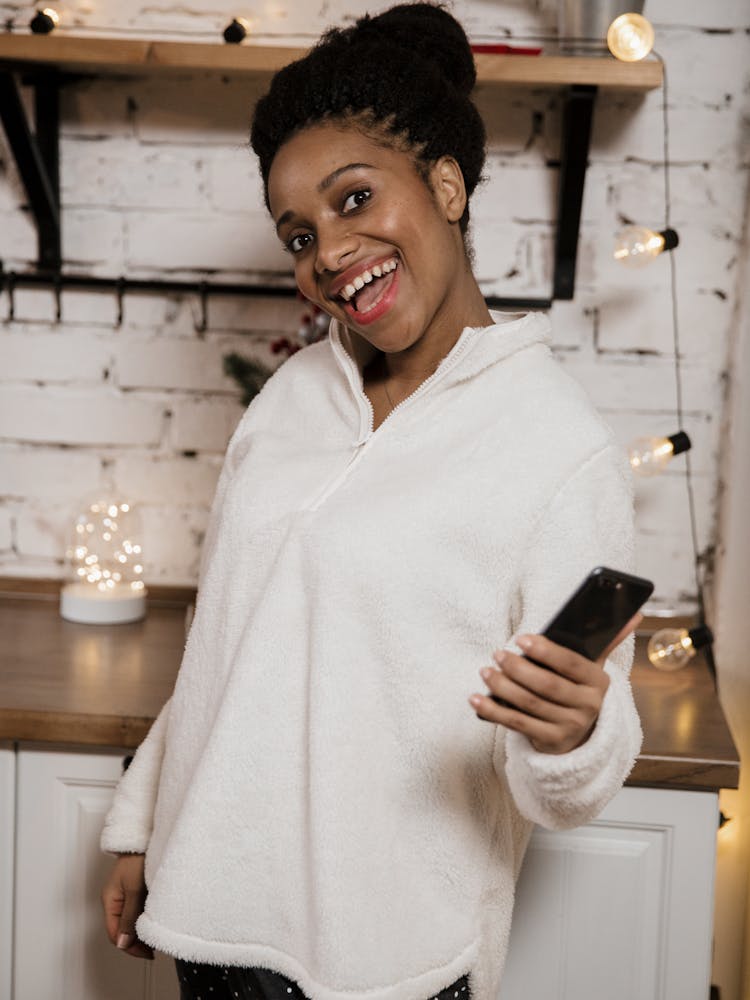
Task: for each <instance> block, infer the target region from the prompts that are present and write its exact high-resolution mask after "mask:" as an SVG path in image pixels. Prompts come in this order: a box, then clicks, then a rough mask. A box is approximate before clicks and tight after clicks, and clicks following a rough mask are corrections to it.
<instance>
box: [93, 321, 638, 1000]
mask: <svg viewBox="0 0 750 1000" xmlns="http://www.w3.org/2000/svg"><path fill="white" fill-rule="evenodd" d="M494 318H495V320H496V325H495V326H491V327H486V328H477V329H474V328H467V329H465V330H464V331H463V333H462V334H461V336H460V338H459V340H458V341H457V343H456V344H455V346H454V347H453V349H452V350H451V352H450V353H449V355H448V356H447V357H446V358H445V359H444V360H443V362H442V363H441V365H440V367H439V368H438V369H437V371H436V372H435V374H434V375H433V376H432V377H431V378H429V379H428V380H427V381H426V382H424V383H423V384H422V386H420V388H419V389H418V390H417V391H416V392H415V393H414V394H413V395H412V396H410V397H409V399H408V400H406V401H404V402H403V403H402V404H400V405H399V406H398V407H396V409H395V410H394V411H393V413H392V414H391V415H390V416H389V417H388V418H387V419H386V420H385V421H384V422H383V423H382V425H381V426H380V427H379V428H378V429H377V430H376V431H374V432H373V431H372V411H371V408H370V404H369V402H368V400H367V397H366V396H365V394H364V392H363V388H362V376H361V370H362V364H363V362H364V360H365V358H366V356H367V353H368V349H369V350H371V349H370V348H369V345H368V344H367V343H366V342H365V341H363V340H361V339H360V338H359V337H357V336H356V335H352V334H351V333H350V332H348V331H347V330H345V329H344V328H339V327H338V326H337V325H336V324H335V323H334V324H332V327H331V336H330V338H329V340H328V341H325V342H321V343H317V344H314V345H313V346H311V347H308V348H306V349H305V350H303V351H301V352H299V353H298V354H296V355H294V356H293V357H292V358H290V359H289V360H288V361H287V362H286V363H285V364H284V365H283V367H282V368H281V369H280V370H279V372H278V373H277V374H276V375H274V377H273V378H272V379H270V380H269V382H268V383H267V384H266V386H265V388H264V389H263V391H262V392H261V393H260V395H259V396H258V397H256V399H255V400H254V401H253V403H252V404H251V406H250V407H249V408H248V411H247V412H246V414H245V415H244V417H243V419H242V421H241V422H240V425H239V427H238V428H237V431H236V432H235V434H234V436H233V438H232V441H231V443H230V446H229V450H228V453H227V458H226V462H225V465H224V469H223V471H222V474H221V477H220V480H219V485H218V489H217V494H216V500H215V502H214V508H213V511H212V515H211V521H210V527H209V531H208V535H207V538H206V542H205V546H204V560H203V567H202V572H201V581H200V587H199V598H198V605H197V610H196V614H195V619H194V622H193V626H192V629H191V631H190V636H189V639H188V642H187V646H186V649H185V655H184V659H183V662H182V666H181V669H180V673H179V676H178V679H177V683H176V686H175V690H174V694H173V697H172V699H171V701H170V702H168V703H167V705H166V706H165V707H164V709H163V711H162V712H161V714H160V716H159V718H158V720H157V721H156V723H155V724H154V726H153V728H152V730H151V732H150V734H149V736H148V737H147V738H146V740H145V741H144V742H143V744H142V745H141V747H140V748H139V750H138V752H137V754H136V756H135V758H134V760H133V762H132V764H131V766H130V768H129V770H128V771H127V772H126V774H125V775H124V777H123V779H122V781H121V783H120V785H119V787H118V790H117V793H116V796H115V801H114V804H113V806H112V809H111V811H110V813H109V815H108V817H107V821H106V825H105V829H104V832H103V835H102V847H103V849H104V850H106V851H112V852H120V851H122V852H129V851H136V852H140V851H146V852H147V854H146V879H147V883H148V888H149V895H148V900H147V904H146V909H145V912H144V914H143V915H142V916H141V917H140V919H139V921H138V925H137V928H138V933H139V934H140V936H141V938H142V939H143V940H144V941H147V942H148V943H150V944H151V945H153V946H155V947H156V948H159V949H161V950H163V951H165V952H168V953H170V954H173V955H177V956H179V957H182V958H185V959H193V960H196V961H203V962H212V963H217V964H218V963H224V964H234V965H245V966H264V967H267V968H271V969H275V970H277V971H279V972H281V973H283V974H285V975H286V976H288V977H290V978H291V979H294V980H296V981H297V982H298V983H299V984H300V986H301V988H302V989H303V990H304V992H305V993H306V994H307V995H308V996H309V997H312V998H314V1000H350V998H352V1000H353V998H367V1000H426V998H429V997H432V996H434V995H435V993H437V992H438V991H439V990H440V989H441V988H443V987H445V986H447V985H448V984H450V983H451V982H452V981H454V980H455V979H457V978H458V977H459V976H461V975H462V974H464V973H467V972H468V973H469V974H470V979H471V990H472V996H473V998H474V1000H494V997H495V996H496V994H497V990H498V988H499V982H500V976H501V972H502V967H503V962H504V958H505V952H506V946H507V940H508V932H509V927H510V919H511V911H512V907H513V894H514V884H515V880H516V876H517V874H518V871H519V867H520V865H521V861H522V858H523V854H524V850H525V847H526V844H527V840H528V837H529V833H530V830H531V827H532V824H533V823H540V824H542V825H544V826H546V827H550V828H558V827H570V826H575V825H577V824H581V823H584V822H586V821H588V820H589V819H591V818H592V817H593V816H595V815H596V813H597V812H598V811H599V810H600V809H601V808H602V807H603V806H604V805H605V803H606V802H607V801H608V800H609V799H610V798H611V797H612V796H613V795H614V794H615V793H616V792H617V790H618V789H619V788H620V786H621V785H622V782H623V780H624V779H625V777H626V775H627V774H628V772H629V770H630V768H631V766H632V763H633V761H634V758H635V756H636V754H637V752H638V749H639V747H640V726H639V723H638V718H637V715H636V712H635V708H634V705H633V701H632V696H631V692H630V688H629V684H628V679H627V675H628V667H629V665H630V661H631V657H632V642H627V643H625V644H623V646H621V647H620V648H619V649H618V650H617V651H616V653H615V654H614V655H613V657H612V659H611V662H609V663H608V665H607V670H608V672H609V674H610V676H611V684H610V687H609V689H608V691H607V694H606V696H605V699H604V705H603V709H602V712H601V715H600V717H599V720H598V723H597V726H596V728H595V730H594V733H593V734H592V736H591V737H590V739H589V740H588V742H587V743H586V744H584V745H583V746H582V747H580V748H578V749H576V750H574V751H572V752H570V753H567V754H564V755H560V756H550V755H545V754H541V753H538V752H536V751H535V750H534V749H533V748H532V747H531V745H530V743H529V742H528V741H527V740H526V739H525V738H524V737H523V736H521V735H519V734H515V733H507V732H506V731H504V730H503V729H502V728H501V727H498V726H495V725H493V724H491V723H488V722H484V721H482V720H480V719H478V718H477V716H476V715H475V713H474V712H473V710H472V709H471V706H470V705H469V704H468V702H467V698H468V696H469V694H470V693H471V692H472V691H475V690H483V684H482V682H481V678H480V677H479V676H478V671H479V669H480V667H482V666H485V665H487V664H489V663H491V653H492V650H493V649H496V648H499V647H503V646H510V644H511V643H510V640H511V637H512V636H513V635H514V633H517V632H519V631H521V630H523V631H531V632H534V631H539V630H540V629H541V628H542V627H543V626H544V625H545V624H546V622H547V620H548V619H549V618H550V617H551V616H552V614H553V613H554V612H555V611H556V610H557V608H558V607H559V606H560V605H561V604H562V602H563V601H564V599H565V598H567V596H568V594H569V593H570V592H571V591H572V589H573V588H574V587H575V586H576V585H577V584H578V583H579V582H580V581H581V580H582V578H583V577H584V575H585V574H586V573H587V572H588V571H589V570H590V569H591V568H592V567H593V566H595V565H597V564H599V563H605V564H610V565H613V566H616V567H619V568H622V569H628V568H629V567H630V564H631V552H632V498H631V487H630V478H629V470H628V467H627V462H626V460H625V458H624V456H623V455H622V454H621V453H620V449H619V448H618V447H617V446H616V444H615V443H614V441H613V438H612V436H611V433H610V431H609V430H608V428H607V427H606V425H605V424H604V423H603V421H602V420H601V419H600V417H598V416H597V414H596V413H595V412H594V410H593V409H592V407H591V404H590V403H589V402H588V400H587V398H586V396H585V395H584V393H583V391H582V389H581V388H580V387H579V386H578V385H577V384H576V383H575V382H573V381H572V380H571V379H570V378H569V377H568V375H567V374H566V373H565V372H564V371H563V370H562V368H561V367H560V366H559V365H558V363H557V362H556V361H555V360H554V358H553V357H552V355H551V352H550V350H549V346H548V335H549V334H548V330H549V324H548V321H547V319H546V318H545V317H544V316H541V315H538V314H529V315H526V316H522V317H507V316H504V317H503V316H496V317H494Z"/></svg>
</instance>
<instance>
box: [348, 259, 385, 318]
mask: <svg viewBox="0 0 750 1000" xmlns="http://www.w3.org/2000/svg"><path fill="white" fill-rule="evenodd" d="M395 269H396V261H395V260H387V261H386V262H385V263H384V264H375V266H374V267H373V268H372V269H371V270H369V271H363V272H362V274H359V275H357V277H356V278H354V280H353V281H352V282H350V283H349V284H348V285H347V286H346V287H345V288H342V289H341V291H340V292H339V297H340V298H342V299H343V300H344V302H348V301H349V300H350V299H351V298H352V296H353V295H355V294H356V293H357V292H358V291H359V290H360V288H364V287H365V285H369V284H370V282H371V281H372V279H373V278H382V277H383V275H385V274H390V272H391V271H394V270H395ZM368 311H369V310H368Z"/></svg>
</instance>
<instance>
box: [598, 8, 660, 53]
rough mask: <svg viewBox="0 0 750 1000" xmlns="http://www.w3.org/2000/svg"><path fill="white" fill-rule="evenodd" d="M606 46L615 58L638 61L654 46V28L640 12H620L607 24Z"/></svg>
mask: <svg viewBox="0 0 750 1000" xmlns="http://www.w3.org/2000/svg"><path fill="white" fill-rule="evenodd" d="M607 46H608V47H609V51H610V52H611V53H612V55H613V56H615V57H616V58H617V59H621V60H622V61H623V62H638V61H639V60H640V59H645V57H646V56H647V55H648V54H649V52H650V51H651V49H652V48H653V47H654V29H653V28H652V27H651V23H650V22H649V21H647V20H646V18H645V17H643V15H642V14H620V16H619V17H616V18H615V19H614V21H613V22H612V24H610V26H609V30H608V31H607Z"/></svg>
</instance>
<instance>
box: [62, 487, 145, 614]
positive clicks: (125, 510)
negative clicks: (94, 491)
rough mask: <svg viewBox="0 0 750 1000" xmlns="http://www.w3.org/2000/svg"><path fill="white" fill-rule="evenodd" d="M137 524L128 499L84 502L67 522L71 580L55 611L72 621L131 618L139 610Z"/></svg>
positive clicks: (141, 599)
mask: <svg viewBox="0 0 750 1000" xmlns="http://www.w3.org/2000/svg"><path fill="white" fill-rule="evenodd" d="M140 539H141V525H140V519H139V518H138V516H137V513H136V512H135V511H134V510H133V508H132V506H131V505H130V504H129V503H124V502H119V501H114V500H109V499H104V500H101V499H100V500H94V501H93V502H90V503H87V504H86V505H85V506H84V508H83V509H82V511H81V512H80V513H79V515H78V516H77V517H76V519H75V521H74V523H73V538H72V542H71V545H70V546H69V547H68V550H67V556H68V560H69V563H70V566H71V569H72V574H73V577H74V581H75V582H73V583H70V584H68V585H66V586H65V587H64V588H63V590H62V592H61V613H62V615H63V617H64V618H69V619H70V620H73V621H87V622H92V623H96V622H118V621H135V620H137V619H138V618H141V617H143V614H144V613H145V603H144V598H145V595H146V587H145V584H144V581H143V549H142V546H141V541H140Z"/></svg>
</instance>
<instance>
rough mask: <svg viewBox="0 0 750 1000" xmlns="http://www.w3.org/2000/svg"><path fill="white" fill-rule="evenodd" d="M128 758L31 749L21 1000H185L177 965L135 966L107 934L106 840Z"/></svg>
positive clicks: (20, 867) (20, 842) (20, 858)
mask: <svg viewBox="0 0 750 1000" xmlns="http://www.w3.org/2000/svg"><path fill="white" fill-rule="evenodd" d="M121 770H122V755H121V754H101V753H85V752H82V753H63V752H55V751H48V750H28V749H22V750H20V751H19V754H18V772H17V789H18V798H17V810H18V813H17V815H18V824H17V845H16V906H15V963H14V992H13V1000H41V998H48V997H55V998H56V1000H177V997H178V995H179V991H178V989H177V980H176V976H175V975H174V971H173V968H174V966H173V963H172V961H171V959H167V958H166V956H163V955H161V956H158V958H157V960H156V961H155V962H148V961H144V960H141V959H135V958H131V957H130V956H128V955H123V954H122V953H121V952H118V951H117V949H116V948H114V947H113V946H112V945H111V944H110V942H109V940H108V938H107V936H106V934H105V932H104V928H103V924H102V909H101V902H100V892H101V887H102V884H103V882H104V879H105V877H106V873H107V871H108V869H109V867H110V865H111V863H112V859H111V858H109V857H107V856H106V855H103V854H101V852H100V850H99V836H100V833H101V829H102V825H103V822H104V817H105V815H106V812H107V810H108V809H109V804H110V801H111V798H112V792H113V789H114V787H115V785H116V784H117V781H118V780H119V777H120V774H121Z"/></svg>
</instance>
